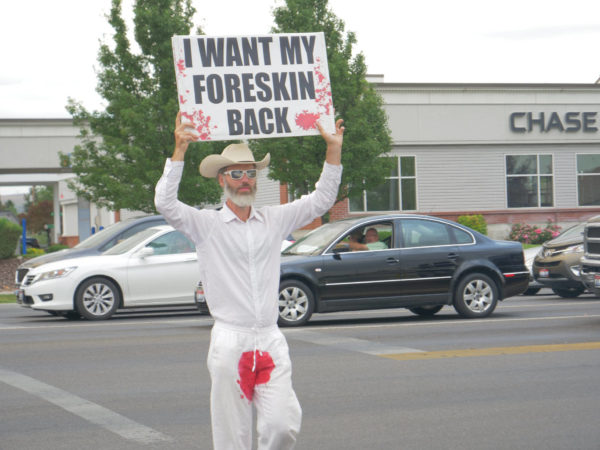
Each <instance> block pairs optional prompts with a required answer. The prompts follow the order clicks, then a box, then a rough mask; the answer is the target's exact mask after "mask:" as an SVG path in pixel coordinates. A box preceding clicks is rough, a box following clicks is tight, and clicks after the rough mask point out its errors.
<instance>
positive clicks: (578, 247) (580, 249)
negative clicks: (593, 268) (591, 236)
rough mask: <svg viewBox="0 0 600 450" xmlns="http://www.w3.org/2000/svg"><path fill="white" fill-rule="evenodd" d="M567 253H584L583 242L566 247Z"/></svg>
mask: <svg viewBox="0 0 600 450" xmlns="http://www.w3.org/2000/svg"><path fill="white" fill-rule="evenodd" d="M564 252H565V253H582V252H583V244H577V245H572V246H570V247H567V248H565V251H564Z"/></svg>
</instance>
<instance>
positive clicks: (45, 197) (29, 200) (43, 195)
mask: <svg viewBox="0 0 600 450" xmlns="http://www.w3.org/2000/svg"><path fill="white" fill-rule="evenodd" d="M53 199H54V195H53V193H52V189H50V188H49V187H48V186H32V187H31V189H29V192H28V193H27V194H26V195H25V211H27V210H28V209H29V207H30V206H31V205H33V204H35V203H39V202H43V201H48V202H50V203H52V201H53Z"/></svg>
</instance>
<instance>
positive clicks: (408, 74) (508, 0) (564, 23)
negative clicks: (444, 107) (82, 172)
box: [0, 0, 600, 118]
mask: <svg viewBox="0 0 600 450" xmlns="http://www.w3.org/2000/svg"><path fill="white" fill-rule="evenodd" d="M193 4H194V6H195V7H196V9H197V10H198V13H197V15H196V24H200V25H201V26H202V27H203V29H204V31H205V33H206V34H212V35H228V34H229V35H244V34H246V35H247V34H261V33H268V32H269V30H270V28H271V26H272V24H273V16H272V13H271V11H272V8H273V7H274V6H276V5H280V4H282V0H218V1H213V2H207V1H200V0H196V1H194V2H193ZM131 5H132V0H124V11H126V13H127V14H128V15H131ZM329 5H330V8H331V9H332V10H333V12H334V13H335V14H336V15H337V16H338V17H339V18H341V19H342V20H344V21H345V23H346V29H347V30H352V31H355V32H356V34H357V38H358V44H357V50H360V51H362V52H363V53H364V54H365V57H366V62H367V65H368V70H369V73H372V74H383V75H384V76H385V80H386V81H388V82H484V83H486V82H507V83H520V82H527V83H530V82H531V83H593V82H595V81H596V80H597V79H598V77H600V52H599V51H598V49H599V48H600V0H568V1H567V0H543V1H541V0H516V1H515V0H503V1H490V0H429V1H428V0H420V1H414V0H411V1H404V0H371V1H364V0H361V1H358V0H330V1H329ZM109 8H110V0H91V1H82V0H53V1H48V0H28V1H25V2H3V6H2V14H0V43H1V44H0V56H1V61H2V63H1V64H0V117H2V118H22V117H68V114H67V113H66V111H65V108H64V107H65V104H66V103H67V97H73V98H75V99H77V100H79V101H81V102H83V104H84V106H86V107H88V108H90V109H99V108H101V99H100V98H99V97H98V95H97V94H96V92H95V87H96V76H95V66H97V64H96V57H97V54H98V46H99V41H100V40H101V39H109V38H110V31H111V29H110V27H109V26H108V25H107V21H106V19H105V14H107V13H108V11H109Z"/></svg>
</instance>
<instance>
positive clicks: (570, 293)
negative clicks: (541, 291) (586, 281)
mask: <svg viewBox="0 0 600 450" xmlns="http://www.w3.org/2000/svg"><path fill="white" fill-rule="evenodd" d="M552 292H554V293H555V294H556V295H558V296H559V297H562V298H576V297H579V296H580V295H581V294H583V293H584V292H585V288H584V287H583V286H581V287H576V288H553V289H552Z"/></svg>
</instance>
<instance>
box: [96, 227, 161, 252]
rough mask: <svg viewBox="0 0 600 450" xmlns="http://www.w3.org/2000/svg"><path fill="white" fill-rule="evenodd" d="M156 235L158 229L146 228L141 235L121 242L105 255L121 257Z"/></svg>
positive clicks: (137, 234)
mask: <svg viewBox="0 0 600 450" xmlns="http://www.w3.org/2000/svg"><path fill="white" fill-rule="evenodd" d="M155 233H156V228H146V229H145V230H142V231H140V232H139V233H136V234H134V235H133V236H131V237H130V238H127V239H125V240H124V241H121V242H119V243H118V244H117V245H115V246H114V247H112V248H110V249H109V250H106V251H105V252H104V253H102V254H103V255H121V254H123V253H125V252H128V251H129V250H131V249H132V248H134V247H135V246H136V245H138V244H140V243H141V242H143V241H145V240H146V239H148V238H149V237H150V236H152V235H153V234H155Z"/></svg>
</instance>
